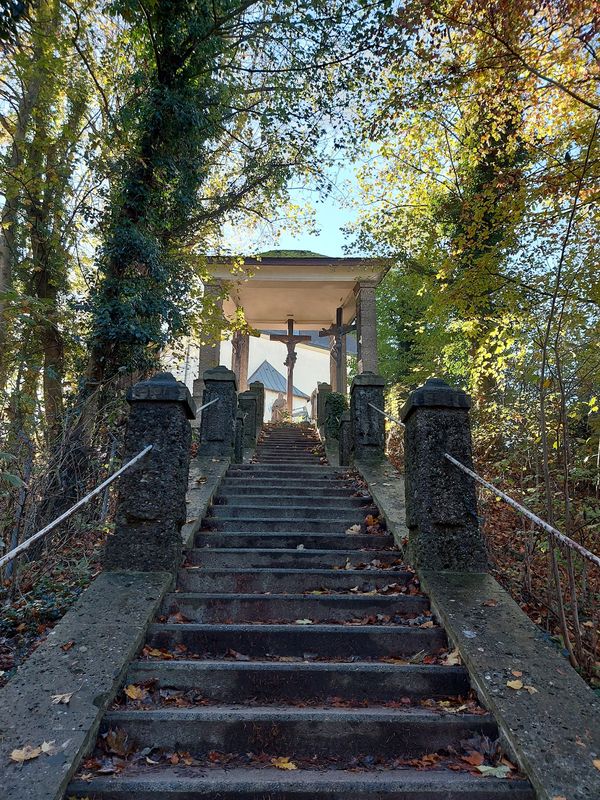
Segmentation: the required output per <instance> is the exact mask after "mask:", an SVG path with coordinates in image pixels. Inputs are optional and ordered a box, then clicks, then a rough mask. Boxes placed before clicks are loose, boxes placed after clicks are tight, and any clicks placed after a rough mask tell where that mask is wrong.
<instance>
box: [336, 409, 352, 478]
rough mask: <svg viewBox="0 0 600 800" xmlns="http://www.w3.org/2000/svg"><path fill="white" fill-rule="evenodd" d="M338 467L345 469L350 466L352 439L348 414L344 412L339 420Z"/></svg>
mask: <svg viewBox="0 0 600 800" xmlns="http://www.w3.org/2000/svg"><path fill="white" fill-rule="evenodd" d="M339 444H340V451H339V455H340V467H347V466H348V465H349V464H350V458H351V455H352V437H351V432H350V412H349V411H344V413H343V414H342V419H341V420H340V439H339Z"/></svg>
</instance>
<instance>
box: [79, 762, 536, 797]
mask: <svg viewBox="0 0 600 800" xmlns="http://www.w3.org/2000/svg"><path fill="white" fill-rule="evenodd" d="M189 772H190V773H192V774H188V773H187V771H186V773H185V774H184V773H183V772H182V770H181V769H180V768H179V769H178V768H177V767H167V766H161V767H155V768H147V769H146V770H145V771H144V772H143V773H142V774H139V773H135V774H129V775H127V774H121V775H114V776H112V775H111V776H101V777H95V778H92V779H91V780H89V781H82V780H77V779H76V780H74V781H73V782H72V783H71V785H70V787H69V790H68V791H69V792H70V793H73V792H75V793H78V794H81V795H82V796H83V797H86V796H90V795H94V794H96V793H98V792H100V793H101V792H103V791H113V792H114V791H122V792H125V793H129V792H134V791H136V790H138V791H140V792H144V791H145V792H149V791H152V790H159V791H160V790H161V789H162V790H163V791H164V792H165V797H168V796H172V797H178V796H180V795H181V794H183V793H185V792H198V793H199V794H198V797H207V798H208V797H214V796H216V793H217V792H218V793H219V796H223V797H225V793H230V792H231V793H233V792H235V793H236V794H237V793H242V792H243V793H244V797H248V793H252V792H256V793H257V796H260V797H262V796H269V795H270V793H279V792H281V791H294V797H297V798H302V800H309V798H310V799H311V800H312V798H317V797H318V795H317V793H319V794H322V795H323V797H324V798H334V795H333V792H339V791H343V792H352V790H353V789H356V790H357V791H360V792H361V800H362V798H363V797H364V793H365V792H369V793H370V792H384V793H385V794H390V795H393V794H395V793H398V792H404V793H406V792H410V793H411V794H414V796H415V798H417V800H441V798H442V797H443V798H444V800H459V798H460V797H462V796H463V795H465V796H467V797H468V796H469V794H471V792H474V793H476V797H477V800H492V798H498V799H499V800H501V799H502V798H520V799H521V800H533V798H534V795H533V791H532V790H531V789H530V787H529V784H528V783H527V782H526V781H524V780H519V779H513V780H510V781H507V780H502V779H500V778H491V777H486V778H482V777H477V776H474V775H471V774H470V773H458V772H453V771H451V770H448V769H439V770H429V771H423V770H417V769H414V768H413V769H410V768H409V769H402V770H401V771H400V770H394V771H391V770H390V771H380V770H377V771H375V770H373V771H365V772H357V771H356V770H344V769H331V768H330V769H327V768H326V767H323V768H321V769H315V770H309V769H297V770H292V771H284V770H280V769H276V768H274V767H260V768H253V767H251V766H249V767H233V768H227V769H223V768H218V767H211V768H210V769H208V770H207V769H206V768H193V767H192V768H190V769H189ZM200 792H201V794H200ZM423 792H427V793H428V794H427V795H425V794H423ZM441 792H444V793H445V794H441ZM449 792H452V794H449ZM167 793H168V794H167ZM352 794H354V792H352ZM352 794H349V795H348V794H346V795H342V794H340V798H341V797H344V796H346V797H350V798H351V797H352ZM127 796H129V795H128V794H124V795H123V797H127ZM409 796H410V795H409ZM335 800H337V798H335Z"/></svg>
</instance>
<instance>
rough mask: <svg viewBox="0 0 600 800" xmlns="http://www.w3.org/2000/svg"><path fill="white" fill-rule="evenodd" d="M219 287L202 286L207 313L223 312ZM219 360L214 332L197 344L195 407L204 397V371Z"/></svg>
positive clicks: (195, 424)
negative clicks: (206, 339)
mask: <svg viewBox="0 0 600 800" xmlns="http://www.w3.org/2000/svg"><path fill="white" fill-rule="evenodd" d="M220 295H221V287H220V285H219V284H218V283H209V284H207V285H206V286H205V287H204V297H203V298H202V302H203V307H204V308H205V309H206V313H208V314H221V315H222V314H223V300H222V298H221V296H220ZM220 360H221V334H220V331H218V332H216V333H215V335H214V338H212V339H211V340H210V341H206V342H204V343H202V344H200V345H199V346H198V377H197V378H196V379H195V380H194V384H193V388H192V394H193V397H194V402H195V403H196V408H200V406H201V405H202V398H203V397H204V373H205V372H206V371H207V370H209V369H214V368H215V367H218V366H219V361H220ZM201 417H202V412H200V414H199V416H198V418H197V419H196V420H195V422H193V423H192V426H193V427H195V428H199V427H200V418H201Z"/></svg>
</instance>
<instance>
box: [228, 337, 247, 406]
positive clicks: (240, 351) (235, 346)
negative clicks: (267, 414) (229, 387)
mask: <svg viewBox="0 0 600 800" xmlns="http://www.w3.org/2000/svg"><path fill="white" fill-rule="evenodd" d="M231 345H232V348H231V349H232V357H231V368H232V370H233V371H234V373H235V377H236V379H237V384H238V390H239V391H240V392H245V391H246V389H247V388H248V357H249V355H250V337H249V336H248V334H247V333H240V332H239V331H237V332H236V333H234V334H233V340H232V342H231Z"/></svg>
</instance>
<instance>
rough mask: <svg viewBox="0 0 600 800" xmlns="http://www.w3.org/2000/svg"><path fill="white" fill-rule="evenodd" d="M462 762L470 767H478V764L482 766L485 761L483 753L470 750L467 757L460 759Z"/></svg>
mask: <svg viewBox="0 0 600 800" xmlns="http://www.w3.org/2000/svg"><path fill="white" fill-rule="evenodd" d="M462 760H463V761H465V762H466V763H467V764H470V765H471V766H472V767H478V766H480V764H483V762H484V760H485V759H484V756H483V753H478V752H477V751H476V750H471V752H470V753H469V754H468V755H466V756H463V757H462Z"/></svg>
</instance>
